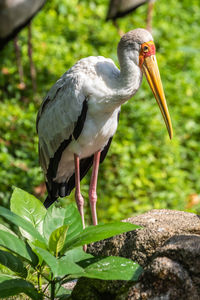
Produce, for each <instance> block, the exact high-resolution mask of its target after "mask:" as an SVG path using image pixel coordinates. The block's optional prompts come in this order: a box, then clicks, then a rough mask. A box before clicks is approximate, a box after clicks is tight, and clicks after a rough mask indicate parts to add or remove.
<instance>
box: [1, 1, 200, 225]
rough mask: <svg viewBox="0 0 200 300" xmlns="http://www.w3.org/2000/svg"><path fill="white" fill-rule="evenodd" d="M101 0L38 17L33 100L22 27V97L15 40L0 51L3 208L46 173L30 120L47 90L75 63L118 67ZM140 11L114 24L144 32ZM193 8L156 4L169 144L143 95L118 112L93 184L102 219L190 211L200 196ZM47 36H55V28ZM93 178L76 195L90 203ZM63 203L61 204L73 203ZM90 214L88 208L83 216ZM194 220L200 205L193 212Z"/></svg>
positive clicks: (198, 15) (198, 14)
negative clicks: (16, 191)
mask: <svg viewBox="0 0 200 300" xmlns="http://www.w3.org/2000/svg"><path fill="white" fill-rule="evenodd" d="M107 5H108V1H107V0H101V1H100V0H90V1H89V0H85V1H83V0H80V1H78V0H71V1H66V0H59V1H58V0H52V1H48V3H47V4H46V5H45V6H44V8H43V9H42V11H41V12H40V13H39V14H38V15H37V16H36V17H35V18H34V20H33V23H32V30H33V46H34V51H33V59H34V63H35V65H36V69H37V93H36V94H34V93H33V90H32V86H31V80H30V78H29V75H28V74H29V61H28V57H27V29H24V30H23V31H22V32H21V33H20V34H19V43H20V46H21V49H22V62H23V66H24V71H25V74H26V77H25V83H26V89H25V90H20V89H18V82H19V78H18V74H17V69H16V63H15V55H14V50H13V44H12V42H11V43H9V44H8V45H7V46H6V47H5V49H4V50H3V51H2V52H1V53H0V69H1V70H2V71H1V72H2V73H1V74H0V87H1V91H0V98H1V103H0V131H1V134H0V139H1V145H0V174H1V176H0V199H1V201H2V203H3V205H4V206H7V207H8V199H9V196H10V193H11V189H10V187H11V185H13V184H16V185H18V186H20V187H21V188H24V189H26V190H28V191H29V192H33V193H35V194H37V193H38V190H39V194H40V197H41V198H44V193H43V192H41V189H42V186H41V183H42V182H43V180H44V179H43V175H42V172H41V170H40V167H39V165H38V158H37V135H36V131H35V118H36V112H37V109H38V107H39V103H40V102H41V101H42V98H43V97H44V96H45V94H46V92H47V91H48V90H49V88H50V87H51V86H52V84H53V83H54V82H55V81H56V80H57V79H58V78H59V77H60V76H61V75H62V74H63V73H64V72H65V71H66V70H67V69H68V68H69V67H70V66H72V65H73V64H74V63H75V62H76V61H77V60H78V59H80V58H82V57H85V56H89V55H103V56H105V57H110V58H112V59H113V60H114V61H115V63H116V64H118V62H117V54H116V47H117V43H118V41H119V36H118V34H117V31H116V29H115V27H114V26H113V25H112V23H111V22H105V15H106V10H107ZM146 10H147V6H145V5H143V6H141V7H140V8H138V10H137V11H136V12H135V13H133V14H130V15H129V16H127V17H125V18H123V19H121V20H119V26H120V28H121V29H122V30H124V32H126V31H128V30H131V29H133V28H137V27H144V26H145V23H144V22H145V18H146ZM199 19H200V7H199V0H191V1H188V0H182V1H173V0H169V1H157V2H156V3H155V10H154V19H153V35H154V39H155V43H156V46H157V59H158V63H159V67H160V72H161V76H162V81H163V85H164V88H165V93H166V98H167V101H168V106H169V111H170V114H171V118H172V122H173V127H174V139H173V140H172V141H170V140H169V138H168V136H167V132H166V129H165V125H164V122H163V120H162V117H161V114H160V112H159V109H158V107H157V105H156V104H155V100H154V99H153V95H152V94H151V92H150V90H149V87H148V86H147V84H146V83H145V80H144V82H143V85H142V87H141V89H140V91H139V92H138V93H137V94H136V95H135V96H134V99H131V100H130V101H129V102H128V103H127V104H125V105H123V107H122V112H121V115H120V122H119V127H118V131H117V133H116V135H115V137H114V139H113V142H112V145H111V148H110V150H109V153H108V156H107V158H106V160H105V162H104V163H103V164H102V166H101V168H100V174H99V182H98V196H99V201H98V217H99V220H101V221H102V220H109V219H112V220H116V219H119V218H125V217H127V216H130V215H133V214H134V213H139V212H143V211H146V210H149V209H152V208H158V209H159V208H172V209H186V206H187V201H188V197H189V196H190V195H192V194H195V195H196V194H197V195H198V194H200V180H199V173H200V164H199V158H200V151H199V135H200V125H199V119H200V102H199V99H200V90H199V87H198V82H199V81H200V60H199V56H198V53H199V42H200V36H199ZM52 29H53V30H52ZM89 178H90V176H87V178H86V179H84V180H83V183H82V191H83V195H84V197H85V199H86V203H88V201H87V200H88V186H89ZM73 198H74V197H73V194H72V195H71V196H70V197H69V198H68V200H66V199H64V200H61V201H60V203H61V204H62V205H63V206H65V205H66V203H69V202H72V201H74V200H73ZM88 211H89V205H88V207H87V212H88ZM192 211H194V212H199V211H200V205H197V206H194V207H192Z"/></svg>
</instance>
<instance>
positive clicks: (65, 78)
mask: <svg viewBox="0 0 200 300" xmlns="http://www.w3.org/2000/svg"><path fill="white" fill-rule="evenodd" d="M155 54H156V48H155V44H154V41H153V37H152V35H151V33H150V32H149V31H147V30H145V29H143V28H138V29H134V30H131V31H129V32H127V33H126V34H125V35H123V37H122V38H121V39H120V41H119V43H118V47H117V55H118V60H119V65H120V69H118V68H117V67H116V65H115V63H114V62H113V61H112V60H111V59H109V58H105V57H103V56H90V57H87V58H82V59H80V60H79V61H78V62H77V63H76V64H75V65H74V66H72V67H71V68H70V69H69V70H68V71H67V72H65V73H64V74H63V75H62V76H61V77H60V79H58V81H57V82H56V83H55V84H54V85H53V86H52V88H51V89H50V91H49V92H48V93H47V95H46V97H45V98H44V100H43V102H42V104H41V106H40V108H39V111H38V115H37V121H36V128H37V132H38V136H39V162H40V165H41V167H42V169H43V171H44V174H45V179H46V187H47V192H48V196H47V198H46V200H45V201H44V206H45V207H46V208H48V207H49V206H50V205H51V204H52V203H54V202H55V201H56V200H57V199H58V197H65V196H68V195H69V194H70V193H71V191H72V190H73V189H74V188H75V199H76V203H77V207H78V210H79V212H80V215H81V219H82V225H83V228H85V220H84V209H83V206H84V199H83V196H82V194H81V188H80V181H81V179H82V178H83V177H84V176H85V175H86V173H87V172H88V170H89V169H90V168H91V167H92V175H91V181H90V187H89V201H90V207H91V214H92V222H93V225H97V223H98V221H97V213H96V202H97V192H96V189H97V178H98V170H99V164H100V163H102V162H103V161H104V159H105V157H106V154H107V152H108V149H109V147H110V145H111V142H112V138H113V136H114V134H115V132H116V130H117V126H118V121H119V114H120V109H121V105H123V104H124V103H125V102H127V101H128V100H129V99H130V98H131V97H132V96H133V95H134V94H135V93H136V92H137V90H138V89H139V88H140V85H141V83H142V78H143V73H144V74H145V76H146V79H147V81H148V83H149V86H150V88H151V90H152V92H153V94H154V96H155V99H156V101H157V103H158V106H159V108H160V111H161V113H162V116H163V118H164V122H165V124H166V127H167V130H168V134H169V137H170V139H171V138H172V136H173V129H172V123H171V118H170V114H169V111H168V107H167V102H166V99H165V94H164V90H163V86H162V82H161V78H160V73H159V69H158V64H157V60H156V56H155Z"/></svg>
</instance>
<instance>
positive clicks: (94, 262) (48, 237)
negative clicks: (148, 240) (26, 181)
mask: <svg viewBox="0 0 200 300" xmlns="http://www.w3.org/2000/svg"><path fill="white" fill-rule="evenodd" d="M10 207H11V211H10V210H8V209H6V208H4V207H0V216H1V217H4V218H5V219H7V220H9V221H10V222H11V223H13V224H14V225H16V226H17V227H18V229H19V234H18V235H16V234H15V233H14V232H12V231H11V230H8V229H7V228H6V227H5V226H1V227H0V246H1V249H0V264H2V265H3V266H5V267H6V268H7V269H9V270H10V271H11V272H10V273H9V274H3V273H2V274H0V295H1V297H2V298H6V297H8V296H12V295H16V294H19V293H22V292H23V293H25V294H27V295H28V296H29V297H31V298H32V299H44V297H47V298H49V299H59V297H60V294H66V295H67V294H69V291H67V290H64V288H63V287H62V285H63V284H64V283H66V282H68V281H71V280H72V279H74V278H79V277H88V278H98V279H104V280H137V278H138V277H139V275H140V274H141V272H142V268H141V267H140V266H139V265H138V264H136V263H134V262H133V261H131V260H128V259H126V258H123V257H114V256H111V257H94V256H93V255H91V254H88V253H85V252H84V251H83V249H82V246H83V245H85V244H88V243H91V242H95V241H98V240H101V239H105V238H109V237H111V236H113V235H116V234H120V233H123V232H126V231H130V230H134V229H136V228H139V226H136V225H133V224H130V223H124V222H116V223H111V224H105V225H97V226H90V227H88V228H86V229H84V230H83V229H82V224H81V218H80V215H79V213H78V210H77V209H76V207H75V206H74V205H73V204H70V205H69V206H68V207H67V208H66V209H64V208H56V207H54V206H52V207H51V208H50V209H49V210H48V211H46V210H45V209H44V207H43V204H42V203H41V202H40V201H39V200H38V199H36V198H35V197H34V196H32V195H30V194H28V193H27V192H25V191H23V190H21V189H19V188H15V189H14V192H13V194H12V197H11V205H10ZM33 274H37V284H36V285H35V284H34V280H35V277H34V276H33ZM42 283H44V284H45V283H46V284H45V285H42ZM48 287H49V289H50V295H49V293H48V292H47V290H48Z"/></svg>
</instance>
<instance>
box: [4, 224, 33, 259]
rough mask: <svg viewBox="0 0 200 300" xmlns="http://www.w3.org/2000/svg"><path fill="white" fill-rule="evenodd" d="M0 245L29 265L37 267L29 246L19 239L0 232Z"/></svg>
mask: <svg viewBox="0 0 200 300" xmlns="http://www.w3.org/2000/svg"><path fill="white" fill-rule="evenodd" d="M0 245H1V246H2V247H4V248H6V249H9V250H11V251H12V252H14V253H15V254H17V255H19V256H20V257H22V258H24V259H25V260H27V261H28V262H29V263H31V264H33V265H37V263H38V259H37V256H36V255H35V253H34V252H33V251H32V250H31V248H30V246H29V245H28V244H25V243H24V242H23V241H22V240H20V239H19V237H16V236H14V235H12V234H10V233H9V232H5V231H2V230H0Z"/></svg>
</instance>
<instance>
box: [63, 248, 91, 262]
mask: <svg viewBox="0 0 200 300" xmlns="http://www.w3.org/2000/svg"><path fill="white" fill-rule="evenodd" d="M65 257H67V258H68V259H69V260H71V261H73V262H79V261H81V260H85V259H89V258H93V257H94V256H93V255H91V254H89V253H86V252H85V251H83V248H82V247H77V248H74V249H72V250H69V251H67V252H65Z"/></svg>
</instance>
